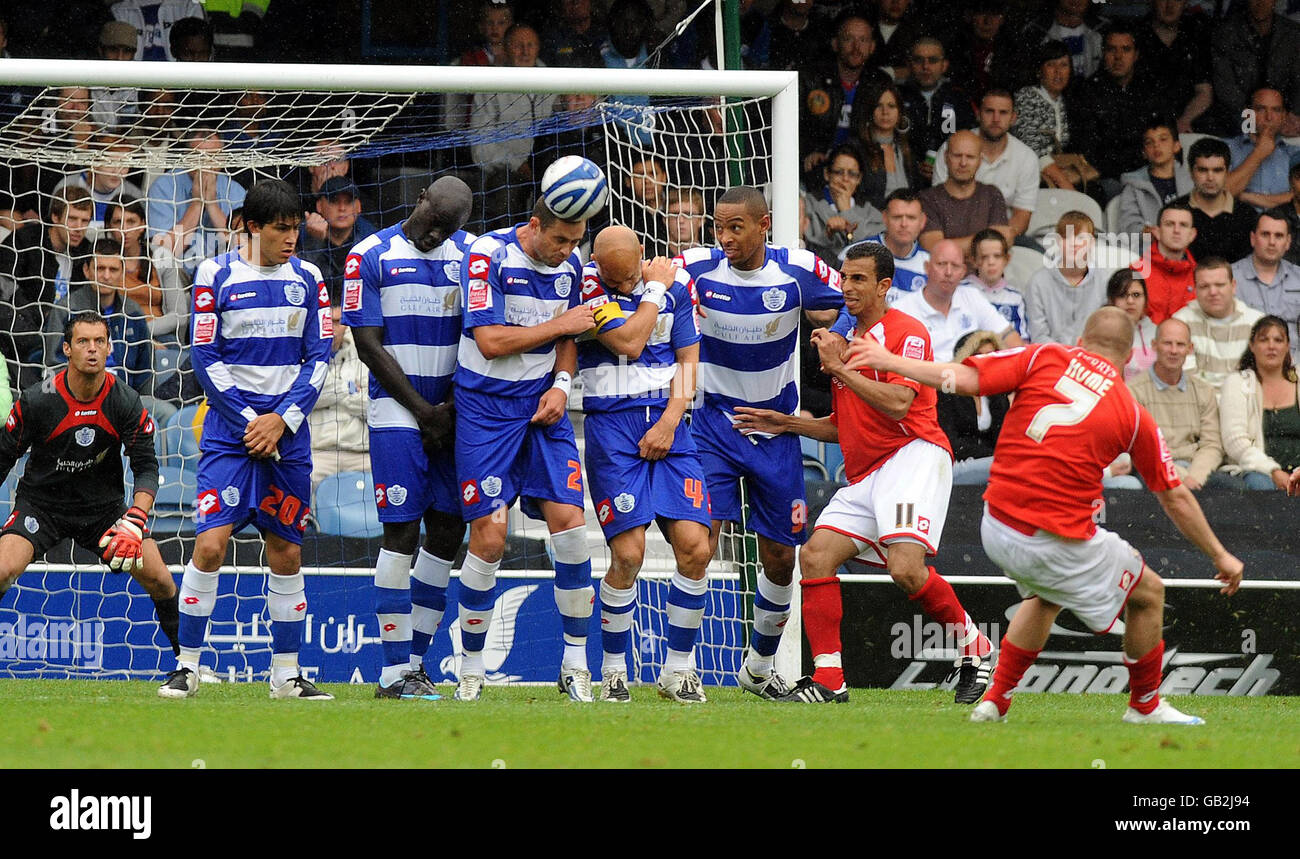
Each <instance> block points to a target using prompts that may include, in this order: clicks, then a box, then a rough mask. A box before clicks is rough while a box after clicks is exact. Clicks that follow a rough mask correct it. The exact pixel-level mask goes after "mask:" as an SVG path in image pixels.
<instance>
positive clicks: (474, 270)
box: [469, 254, 488, 278]
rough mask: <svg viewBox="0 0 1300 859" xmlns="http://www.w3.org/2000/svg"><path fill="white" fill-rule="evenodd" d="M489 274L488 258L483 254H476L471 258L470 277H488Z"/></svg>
mask: <svg viewBox="0 0 1300 859" xmlns="http://www.w3.org/2000/svg"><path fill="white" fill-rule="evenodd" d="M487 273H488V258H487V257H485V256H482V255H481V254H475V255H474V256H472V257H470V258H469V276H470V277H471V278H475V277H487Z"/></svg>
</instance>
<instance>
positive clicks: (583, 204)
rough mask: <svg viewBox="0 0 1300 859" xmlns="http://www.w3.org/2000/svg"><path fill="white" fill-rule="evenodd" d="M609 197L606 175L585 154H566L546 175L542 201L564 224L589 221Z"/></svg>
mask: <svg viewBox="0 0 1300 859" xmlns="http://www.w3.org/2000/svg"><path fill="white" fill-rule="evenodd" d="M608 198H609V183H608V182H607V181H606V180H605V174H604V173H603V172H602V171H601V169H600V168H599V167H597V166H596V164H595V163H594V162H592V161H589V160H588V159H586V158H583V157H582V156H581V155H566V156H564V157H563V158H561V159H559V160H558V161H556V162H555V163H554V164H552V165H551V166H550V167H547V168H546V172H545V173H543V174H542V200H543V201H544V202H545V203H546V207H547V208H548V209H550V210H551V211H552V212H553V213H554V214H555V216H556V217H557V218H559V219H560V220H562V221H585V220H588V219H589V218H592V217H594V216H595V215H596V214H597V213H598V212H599V211H600V210H601V209H602V208H603V207H604V206H605V201H606V200H607V199H608Z"/></svg>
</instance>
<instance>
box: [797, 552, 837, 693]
mask: <svg viewBox="0 0 1300 859" xmlns="http://www.w3.org/2000/svg"><path fill="white" fill-rule="evenodd" d="M799 585H800V587H801V589H802V591H801V592H802V596H803V631H804V635H806V636H808V647H809V649H811V650H812V655H813V664H814V665H816V666H817V667H816V670H815V671H814V672H813V679H814V680H816V681H817V682H818V683H820V684H822V685H823V686H825V687H826V688H828V689H830V690H831V691H836V690H838V689H840V688H841V687H842V686H843V685H844V669H843V668H842V667H840V651H841V650H842V649H843V647H842V645H841V643H840V621H841V620H842V619H843V617H844V603H843V601H842V600H841V598H840V580H839V577H838V576H829V577H827V578H824V579H804V580H802V581H800V582H799ZM819 659H820V663H822V664H819Z"/></svg>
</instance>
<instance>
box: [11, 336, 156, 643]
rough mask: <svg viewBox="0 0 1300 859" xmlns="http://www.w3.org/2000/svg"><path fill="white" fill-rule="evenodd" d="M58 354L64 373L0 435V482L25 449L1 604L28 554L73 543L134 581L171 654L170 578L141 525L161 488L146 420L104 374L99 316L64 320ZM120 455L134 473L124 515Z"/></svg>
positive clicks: (34, 392) (17, 410) (123, 388)
mask: <svg viewBox="0 0 1300 859" xmlns="http://www.w3.org/2000/svg"><path fill="white" fill-rule="evenodd" d="M63 353H64V354H65V355H67V357H68V367H67V369H66V370H61V371H60V372H59V373H58V374H57V375H55V376H54V377H53V378H51V379H47V380H46V381H44V382H42V383H40V384H37V385H33V386H31V387H30V388H28V389H27V390H25V391H23V392H22V395H21V396H20V397H19V398H18V402H16V403H14V408H13V411H12V412H10V413H9V419H8V420H7V421H5V427H4V430H3V431H2V432H0V480H3V479H4V478H5V477H7V476H8V474H9V472H10V470H12V469H13V467H14V463H16V462H17V461H18V458H19V457H21V456H22V455H23V453H25V452H26V451H27V450H28V449H30V450H31V457H30V458H29V459H28V461H27V468H26V470H25V471H24V473H23V476H22V477H21V478H20V479H19V481H18V489H17V491H16V492H15V493H14V496H15V497H14V506H13V513H12V514H10V516H9V518H8V519H7V520H5V523H4V526H3V528H0V599H3V598H4V593H5V591H7V590H8V589H9V586H10V585H12V584H13V583H14V581H15V580H16V579H17V578H18V576H19V575H21V574H22V572H23V571H24V570H26V569H27V567H28V565H29V564H31V562H32V560H33V559H34V558H35V557H37V556H38V555H39V556H43V555H44V554H45V553H46V552H47V551H49V550H50V549H52V548H54V546H55V545H56V544H57V543H59V542H60V541H61V540H64V539H65V538H71V539H72V540H75V541H76V542H77V543H78V544H80V545H81V546H82V547H84V548H86V549H89V550H90V551H92V552H95V553H96V554H98V555H99V556H100V557H101V558H103V559H104V562H105V563H106V564H108V565H109V567H110V568H111V569H112V570H113V571H114V572H128V573H130V574H131V577H132V578H134V579H135V580H136V581H137V582H139V583H140V585H141V586H142V587H143V588H144V589H145V592H146V593H148V594H149V596H150V597H151V598H152V599H153V604H154V607H155V609H156V610H157V612H158V624H159V626H161V627H162V630H163V632H164V633H166V635H167V639H168V641H170V642H171V646H172V651H173V652H174V653H178V652H179V650H180V646H179V644H178V642H177V638H176V636H177V627H178V626H179V613H178V607H177V602H176V595H177V589H176V581H175V579H173V578H172V575H171V572H170V571H169V570H168V569H167V565H166V564H164V563H163V560H162V555H161V554H159V552H158V545H157V544H156V543H155V542H154V541H153V540H150V539H148V533H149V530H148V527H147V524H146V523H147V521H148V518H149V510H150V508H152V507H153V500H154V495H155V493H156V492H157V491H158V460H157V458H156V457H155V456H154V448H153V437H154V423H153V419H152V418H151V417H150V416H149V412H148V411H147V410H146V409H145V407H144V405H143V404H142V403H141V401H140V395H139V394H137V393H136V392H135V391H133V390H132V389H131V387H130V386H129V385H127V384H126V383H125V382H123V381H121V380H120V379H118V378H117V377H116V376H114V375H113V374H111V373H109V372H107V370H106V369H105V362H106V361H107V360H109V358H110V356H111V355H112V344H111V343H110V342H109V335H108V322H107V321H106V320H105V319H104V317H103V316H100V315H99V314H98V313H93V312H88V313H79V314H77V315H75V316H73V317H72V318H71V319H69V320H68V324H67V326H66V327H65V328H64V331H63ZM123 448H125V449H126V455H127V456H128V457H129V458H130V460H131V472H132V473H133V474H134V475H135V490H134V497H133V498H132V504H131V506H130V507H129V508H127V507H126V506H125V503H124V502H123V496H124V495H125V492H126V483H125V478H124V477H123V474H122V449H123Z"/></svg>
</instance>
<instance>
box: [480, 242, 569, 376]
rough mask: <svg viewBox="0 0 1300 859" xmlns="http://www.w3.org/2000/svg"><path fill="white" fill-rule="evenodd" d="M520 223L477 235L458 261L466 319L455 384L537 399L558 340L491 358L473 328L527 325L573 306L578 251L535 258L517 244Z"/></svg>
mask: <svg viewBox="0 0 1300 859" xmlns="http://www.w3.org/2000/svg"><path fill="white" fill-rule="evenodd" d="M519 226H522V225H516V226H514V227H509V228H507V229H504V230H496V231H494V232H491V233H488V234H486V235H483V236H480V237H479V238H478V239H477V240H476V241H475V242H474V243H473V244H472V245H470V250H469V255H468V256H467V257H466V260H467V262H465V263H464V264H462V266H461V283H462V284H463V285H464V301H465V322H464V327H463V329H462V332H461V337H460V352H459V360H460V365H459V366H458V367H457V368H456V387H458V388H464V389H466V390H470V391H477V392H478V393H481V394H491V395H494V396H501V397H506V398H509V399H516V400H517V399H532V400H534V401H535V400H536V398H537V397H539V396H541V395H542V393H544V392H545V391H546V389H547V388H549V387H550V386H551V374H552V372H553V371H554V369H555V343H556V341H555V340H552V341H550V342H548V343H543V344H542V345H541V346H537V347H536V348H533V349H530V350H528V351H527V352H522V353H519V354H515V355H502V356H501V357H499V358H492V359H490V360H489V359H487V358H484V357H483V353H482V352H480V351H479V349H478V343H477V342H475V340H474V329H475V328H477V327H478V326H480V325H516V326H520V327H531V326H534V325H540V324H542V323H543V322H549V321H550V320H552V319H554V318H555V317H557V316H559V315H560V314H562V313H564V312H565V311H567V310H569V309H570V308H572V307H577V306H578V299H579V292H580V287H579V285H578V282H579V280H580V279H581V275H582V262H581V260H579V258H578V255H577V254H576V253H572V254H569V258H568V259H566V260H565V261H564V262H562V263H560V264H559V265H557V266H549V265H546V264H545V263H541V262H538V261H537V260H535V259H533V258H532V257H530V256H529V255H528V254H526V253H525V252H524V249H523V248H522V247H520V246H519V237H518V234H517V230H518V229H519ZM557 339H558V338H557Z"/></svg>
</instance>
